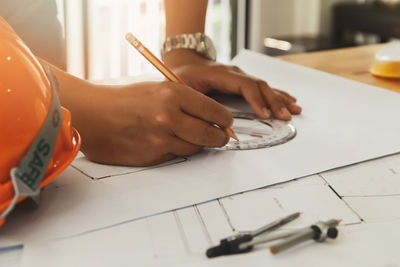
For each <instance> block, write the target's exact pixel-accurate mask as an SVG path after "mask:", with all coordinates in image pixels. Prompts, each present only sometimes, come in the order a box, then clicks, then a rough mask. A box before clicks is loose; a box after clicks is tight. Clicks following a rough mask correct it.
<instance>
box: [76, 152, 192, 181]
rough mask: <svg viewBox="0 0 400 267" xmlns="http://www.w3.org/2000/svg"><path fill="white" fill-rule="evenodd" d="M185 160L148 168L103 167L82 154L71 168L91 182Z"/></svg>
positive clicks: (181, 160) (180, 158) (162, 165)
mask: <svg viewBox="0 0 400 267" xmlns="http://www.w3.org/2000/svg"><path fill="white" fill-rule="evenodd" d="M185 161H186V158H182V157H179V158H175V159H172V160H169V161H167V162H164V163H161V164H158V165H155V166H148V167H126V166H115V165H105V164H98V163H95V162H92V161H90V160H88V159H87V158H86V157H85V156H84V155H83V154H80V155H78V156H77V157H76V159H75V160H74V161H73V162H72V164H71V165H72V166H73V167H75V168H76V169H77V170H79V171H80V172H82V173H83V174H85V175H86V176H88V177H89V178H91V179H93V180H99V179H107V178H112V177H113V176H117V175H124V174H131V173H137V172H143V171H146V170H151V169H154V168H162V167H165V166H169V165H173V164H178V163H182V162H185Z"/></svg>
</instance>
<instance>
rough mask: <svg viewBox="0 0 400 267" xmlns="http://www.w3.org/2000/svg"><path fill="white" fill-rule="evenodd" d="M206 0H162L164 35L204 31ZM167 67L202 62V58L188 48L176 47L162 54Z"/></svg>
mask: <svg viewBox="0 0 400 267" xmlns="http://www.w3.org/2000/svg"><path fill="white" fill-rule="evenodd" d="M207 4H208V0H164V5H165V16H166V31H165V35H166V37H170V36H174V35H177V34H181V33H196V32H204V28H205V20H206V12H207ZM163 59H164V62H165V63H166V64H167V65H168V66H169V67H172V68H174V67H179V66H182V65H185V64H189V63H190V64H193V63H199V64H200V63H203V61H204V59H203V58H202V57H199V55H198V54H196V53H195V52H194V51H192V50H189V49H177V50H173V51H171V52H169V53H167V54H166V55H165V56H164V58H163Z"/></svg>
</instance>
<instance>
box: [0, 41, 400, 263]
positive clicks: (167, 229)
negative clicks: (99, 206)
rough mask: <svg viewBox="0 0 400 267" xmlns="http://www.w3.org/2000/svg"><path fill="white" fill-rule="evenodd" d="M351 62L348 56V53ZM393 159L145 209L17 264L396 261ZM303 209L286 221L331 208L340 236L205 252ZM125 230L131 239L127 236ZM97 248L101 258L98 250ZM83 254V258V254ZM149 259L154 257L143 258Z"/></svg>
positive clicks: (11, 257)
mask: <svg viewBox="0 0 400 267" xmlns="http://www.w3.org/2000/svg"><path fill="white" fill-rule="evenodd" d="M374 49H376V47H361V48H355V49H353V50H352V51H351V53H350V54H351V55H354V53H356V52H357V51H360V53H365V51H366V50H368V51H373V50H374ZM348 51H349V50H338V51H329V52H320V53H325V54H319V53H315V54H310V55H307V54H306V55H304V56H306V57H307V58H308V59H307V61H308V62H313V60H312V58H314V59H315V61H314V62H316V63H315V64H317V65H318V66H322V65H323V64H321V63H318V62H323V63H324V64H328V63H329V62H333V61H332V60H324V59H326V58H327V55H329V53H334V54H335V55H334V57H337V56H338V54H339V55H340V54H342V53H344V54H346V53H348ZM372 53H373V52H371V54H370V55H369V58H371V57H372ZM291 57H293V58H292V59H291V60H292V61H293V62H296V57H299V61H300V59H301V57H302V55H298V56H291ZM288 58H289V57H287V58H286V59H288ZM289 59H290V58H289ZM352 62H353V63H354V61H353V60H352ZM346 66H348V64H346ZM324 67H325V66H324ZM367 68H368V66H364V70H363V72H361V71H360V70H357V71H356V72H355V73H353V76H355V77H357V78H359V77H358V75H357V73H360V74H362V75H364V76H367V75H365V74H366V71H365V69H367ZM362 75H361V76H362ZM368 77H369V76H368ZM352 78H354V77H352ZM369 79H370V77H369ZM373 79H374V80H372V81H373V82H374V83H375V85H379V86H381V87H385V88H390V89H393V88H394V89H396V87H399V86H400V84H399V82H396V81H390V82H387V81H384V80H382V81H380V80H379V79H376V80H375V78H373ZM380 82H382V84H381V83H380ZM398 166H400V157H399V156H398V155H393V156H389V157H385V158H382V159H377V160H374V161H369V162H365V163H360V164H357V165H353V166H348V167H344V168H340V169H338V170H333V171H329V172H325V173H320V174H317V175H312V176H310V177H306V178H303V179H300V180H296V181H291V182H288V183H283V184H279V185H275V186H271V187H267V188H264V189H259V190H256V191H251V192H247V193H243V194H238V195H234V196H231V197H228V198H221V199H217V200H214V201H211V202H208V203H203V204H199V205H194V206H192V207H188V208H185V209H180V210H175V211H172V212H168V213H164V214H160V215H155V216H151V217H148V218H144V219H141V220H137V221H134V222H130V223H126V224H121V225H120V226H117V227H114V228H110V229H105V230H104V231H97V232H93V233H89V234H86V235H83V236H80V237H76V238H71V239H68V240H61V241H58V242H54V243H51V244H39V245H37V246H36V245H35V246H33V245H32V246H31V247H29V245H28V246H27V248H26V249H27V253H26V255H24V256H23V258H22V266H29V263H30V262H32V261H31V260H32V259H35V257H40V254H41V253H42V251H41V250H43V249H45V250H46V252H47V254H48V255H49V257H46V260H48V262H42V264H41V266H54V264H55V263H60V264H61V265H60V266H62V263H63V262H64V263H66V264H69V265H71V263H73V261H72V262H71V261H70V260H71V259H80V260H81V263H82V260H83V262H84V263H86V265H87V266H90V265H94V264H96V265H97V266H100V265H104V266H107V265H111V264H113V265H117V264H118V263H119V264H120V265H124V263H125V264H127V262H128V263H129V261H131V262H132V263H137V265H138V266H139V265H141V266H147V265H148V266H168V264H171V266H177V265H181V266H189V265H190V266H225V265H233V266H243V265H244V264H248V263H249V262H251V263H252V265H253V266H254V265H255V266H258V265H259V266H265V265H267V264H271V266H291V265H293V264H294V263H297V264H300V265H307V266H313V265H322V264H324V266H329V265H332V266H335V265H338V264H340V265H343V266H346V265H347V266H354V265H364V266H385V265H389V264H391V265H390V266H397V265H395V264H398V263H399V262H400V258H399V256H398V255H397V253H396V251H397V247H396V244H397V240H398V239H399V238H400V231H399V230H398V229H397V228H398V226H399V225H400V212H399V211H398V210H399V209H398V208H397V207H398V204H400V167H398ZM68 171H71V170H67V172H68ZM368 185H369V186H368ZM371 185H373V186H371ZM309 195H313V196H315V199H311V200H310V199H309V198H306V197H305V196H309ZM302 196H303V197H302ZM301 200H304V201H301ZM259 203H265V206H264V205H263V206H260V205H259ZM327 207H329V209H327ZM302 209H306V210H308V211H313V212H307V213H306V214H304V216H302V218H301V219H300V220H299V221H298V222H296V223H293V224H290V225H288V227H289V228H290V227H300V226H304V225H307V224H309V223H312V222H314V221H316V220H319V219H327V217H328V216H334V215H336V216H340V217H342V219H343V220H344V221H343V225H344V226H343V227H342V228H341V230H340V234H339V235H340V236H339V239H338V240H336V241H333V242H328V243H325V244H310V245H306V246H301V247H299V248H295V249H293V250H291V251H288V252H287V253H284V254H282V255H278V256H277V257H276V256H271V255H270V254H269V252H268V253H267V251H266V249H265V248H264V249H260V250H257V251H256V252H253V253H250V254H248V255H242V256H234V257H223V258H219V259H216V260H207V259H204V250H205V248H207V247H208V246H210V245H211V244H216V243H217V242H218V240H219V239H220V238H222V237H225V236H227V235H229V234H232V233H234V232H235V231H238V230H249V229H251V228H254V227H257V226H260V225H262V224H264V223H265V222H267V221H268V220H272V219H275V218H277V217H279V216H281V215H284V214H286V213H288V212H290V211H297V210H302ZM267 210H268V212H266V211H267ZM129 235H132V237H133V236H134V237H135V238H134V239H133V238H129ZM341 238H342V239H341ZM111 239H112V240H113V241H112V242H110V240H111ZM371 244H372V245H371ZM65 249H68V254H63V253H62V251H65ZM133 251H135V252H136V253H135V255H134V256H135V258H133V257H134V256H133ZM105 252H109V255H104V253H105ZM97 253H100V254H101V255H102V256H103V257H98V254H97ZM372 253H373V257H372ZM83 254H84V255H86V257H83V258H82V255H83ZM21 255H22V251H21V250H12V251H6V252H1V254H0V263H1V262H2V259H4V260H8V261H9V262H10V264H8V265H10V266H11V262H17V261H18V258H20V257H21ZM96 255H97V256H96ZM315 255H317V256H315ZM368 255H370V257H368ZM363 256H365V257H363ZM36 259H37V258H36ZM148 259H152V260H151V261H147V260H148ZM97 260H98V261H99V262H97ZM8 265H7V266H8Z"/></svg>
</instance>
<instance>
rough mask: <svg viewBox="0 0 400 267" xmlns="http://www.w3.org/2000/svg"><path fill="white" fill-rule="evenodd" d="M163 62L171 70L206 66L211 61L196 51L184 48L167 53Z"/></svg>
mask: <svg viewBox="0 0 400 267" xmlns="http://www.w3.org/2000/svg"><path fill="white" fill-rule="evenodd" d="M163 60H164V62H165V64H166V65H167V66H168V67H170V68H179V67H181V66H185V65H191V64H206V63H207V62H209V61H210V60H207V59H205V58H204V57H202V56H201V55H199V54H198V53H196V51H194V50H190V49H184V48H182V49H175V50H172V51H170V52H168V53H166V54H165V55H164V58H163Z"/></svg>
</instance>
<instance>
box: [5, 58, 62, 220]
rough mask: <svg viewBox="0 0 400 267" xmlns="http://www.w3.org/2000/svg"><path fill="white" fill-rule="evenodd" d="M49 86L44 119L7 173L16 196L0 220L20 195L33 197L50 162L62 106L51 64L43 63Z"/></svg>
mask: <svg viewBox="0 0 400 267" xmlns="http://www.w3.org/2000/svg"><path fill="white" fill-rule="evenodd" d="M43 67H44V70H45V72H46V74H47V78H48V79H49V81H50V85H51V88H52V100H51V106H50V109H49V112H48V114H47V116H46V119H45V121H44V123H43V125H42V127H41V129H40V131H39V133H38V134H37V136H36V138H35V140H34V141H33V143H32V144H31V146H30V147H29V149H28V151H27V152H26V154H25V156H24V157H23V158H22V160H21V161H20V163H19V165H18V167H15V168H13V169H11V172H10V176H11V180H12V183H13V187H14V192H15V195H14V197H13V199H12V201H11V203H10V205H9V206H8V207H7V209H6V210H4V211H3V212H2V213H1V214H0V219H2V218H4V217H6V216H7V215H8V214H9V213H10V212H11V210H12V209H13V208H14V206H15V205H16V203H17V201H18V199H19V198H20V197H24V196H26V197H31V196H36V195H38V194H39V192H40V183H41V181H42V180H43V178H44V175H45V173H46V170H47V168H48V165H49V163H50V161H51V158H52V155H53V152H54V148H55V145H56V141H57V136H58V132H59V131H60V128H61V124H62V115H61V107H60V102H59V99H58V93H57V92H58V82H57V79H56V77H55V75H54V73H53V72H52V71H51V69H50V67H49V66H47V65H45V66H43Z"/></svg>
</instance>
